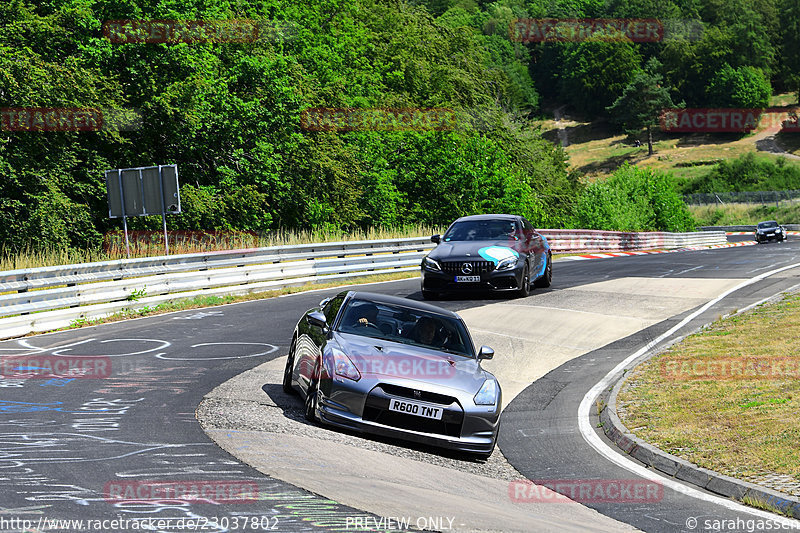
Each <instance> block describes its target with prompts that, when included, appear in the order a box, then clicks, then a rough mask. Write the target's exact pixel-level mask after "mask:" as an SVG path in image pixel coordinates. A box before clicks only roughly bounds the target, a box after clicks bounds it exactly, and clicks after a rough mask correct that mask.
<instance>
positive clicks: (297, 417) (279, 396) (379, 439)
mask: <svg viewBox="0 0 800 533" xmlns="http://www.w3.org/2000/svg"><path fill="white" fill-rule="evenodd" d="M261 390H262V391H264V393H265V394H266V395H267V396H268V397H269V398H270V399H271V400H272V402H274V404H275V406H276V407H277V408H278V409H280V410H281V412H282V413H283V415H284V416H285V417H286V418H288V419H290V420H292V421H295V422H300V423H302V424H305V425H307V426H309V427H315V428H319V429H322V430H325V431H330V432H333V433H341V434H343V435H349V436H351V437H355V438H358V439H360V440H363V441H369V442H375V443H381V444H384V445H387V446H391V447H393V448H395V449H397V450H398V451H399V452H401V451H402V449H405V450H413V451H415V452H419V453H424V454H428V455H434V456H438V457H442V458H446V459H450V460H456V461H463V462H465V463H478V464H481V463H485V462H486V459H479V458H478V457H477V456H473V455H472V454H469V453H465V452H458V451H454V450H448V449H446V448H439V447H436V446H429V445H425V444H420V443H416V442H412V441H405V440H401V439H393V438H390V437H383V436H381V435H372V434H370V433H362V432H360V431H355V430H352V429H347V428H340V427H333V426H327V425H325V424H322V423H321V422H319V421H317V422H309V421H308V420H306V418H305V416H304V414H303V400H302V398H301V397H300V395H299V394H298V393H296V392H295V393H294V394H286V393H285V392H284V391H283V386H282V385H281V384H279V383H265V384H264V385H262V387H261ZM364 448H365V449H370V450H374V447H372V446H365V447H364ZM397 455H402V453H398V454H397Z"/></svg>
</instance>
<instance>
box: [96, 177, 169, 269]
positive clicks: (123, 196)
mask: <svg viewBox="0 0 800 533" xmlns="http://www.w3.org/2000/svg"><path fill="white" fill-rule="evenodd" d="M105 175H106V190H107V193H108V216H109V217H110V218H122V227H123V229H124V231H125V253H126V255H127V257H128V258H130V256H131V252H130V242H129V240H128V217H129V216H134V217H138V216H148V215H161V222H162V225H163V228H164V249H165V250H166V253H167V255H169V236H168V234H167V214H168V213H171V214H177V213H180V212H181V198H180V191H179V188H178V165H158V166H155V167H136V168H122V169H116V170H107V171H106V173H105Z"/></svg>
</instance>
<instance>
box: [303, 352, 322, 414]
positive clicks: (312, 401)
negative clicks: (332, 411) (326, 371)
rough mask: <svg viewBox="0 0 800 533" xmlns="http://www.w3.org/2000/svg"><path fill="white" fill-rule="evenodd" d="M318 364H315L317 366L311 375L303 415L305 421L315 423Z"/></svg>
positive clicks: (317, 399)
mask: <svg viewBox="0 0 800 533" xmlns="http://www.w3.org/2000/svg"><path fill="white" fill-rule="evenodd" d="M318 365H319V362H317V366H316V367H315V368H314V373H313V374H312V376H313V377H312V378H311V383H309V385H308V389H307V390H306V402H305V409H304V411H305V412H304V414H305V417H306V420H308V421H309V422H316V421H317V402H318V401H319V398H318V391H319V374H318V372H319V368H318Z"/></svg>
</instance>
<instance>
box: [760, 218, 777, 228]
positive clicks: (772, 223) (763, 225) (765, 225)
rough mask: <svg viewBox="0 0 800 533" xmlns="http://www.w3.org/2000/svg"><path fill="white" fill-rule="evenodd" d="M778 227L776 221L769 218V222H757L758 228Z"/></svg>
mask: <svg viewBox="0 0 800 533" xmlns="http://www.w3.org/2000/svg"><path fill="white" fill-rule="evenodd" d="M776 227H778V223H777V222H775V221H774V220H770V221H769V222H759V223H758V229H769V228H776Z"/></svg>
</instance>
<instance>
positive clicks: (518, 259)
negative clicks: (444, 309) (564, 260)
mask: <svg viewBox="0 0 800 533" xmlns="http://www.w3.org/2000/svg"><path fill="white" fill-rule="evenodd" d="M431 241H433V242H435V243H436V244H438V246H437V247H436V248H434V249H433V250H432V251H431V252H430V253H429V254H428V255H427V256H425V258H424V259H423V260H422V265H421V268H422V296H423V297H424V298H435V297H438V296H439V295H441V294H443V293H451V292H460V291H476V290H489V291H508V292H516V293H517V294H518V295H520V296H527V295H528V293H529V292H530V289H531V286H532V285H533V286H535V287H549V286H550V283H551V281H552V277H553V258H552V253H551V251H550V245H549V244H548V243H547V239H546V238H545V237H544V236H543V235H541V234H539V233H537V231H536V230H535V229H534V227H533V225H532V224H531V223H530V222H528V221H527V220H526V219H525V218H524V217H521V216H517V215H473V216H468V217H461V218H459V219H458V220H456V221H455V222H453V223H452V224H451V225H450V227H449V228H447V231H446V232H445V233H444V235H441V236H440V235H434V236H433V237H431Z"/></svg>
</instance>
